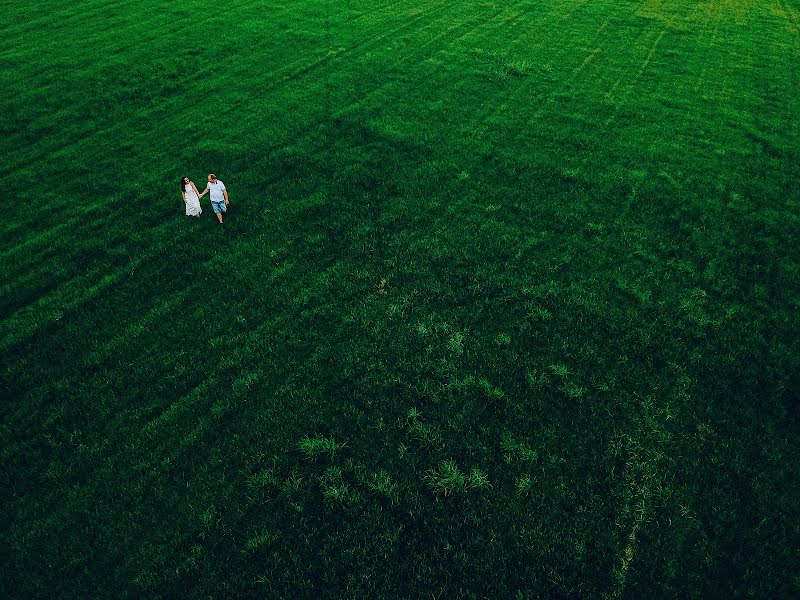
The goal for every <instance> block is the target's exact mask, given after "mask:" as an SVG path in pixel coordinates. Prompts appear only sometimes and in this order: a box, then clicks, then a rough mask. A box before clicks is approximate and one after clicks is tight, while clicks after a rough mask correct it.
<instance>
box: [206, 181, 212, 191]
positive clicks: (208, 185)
mask: <svg viewBox="0 0 800 600" xmlns="http://www.w3.org/2000/svg"><path fill="white" fill-rule="evenodd" d="M206 189H207V190H210V189H211V182H210V181H209V182H208V183H206Z"/></svg>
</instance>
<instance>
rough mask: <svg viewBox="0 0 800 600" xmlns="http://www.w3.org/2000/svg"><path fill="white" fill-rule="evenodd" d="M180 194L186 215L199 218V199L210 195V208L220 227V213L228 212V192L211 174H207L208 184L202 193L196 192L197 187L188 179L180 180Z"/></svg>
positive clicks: (201, 210) (200, 210)
mask: <svg viewBox="0 0 800 600" xmlns="http://www.w3.org/2000/svg"><path fill="white" fill-rule="evenodd" d="M181 194H182V195H183V201H184V203H185V204H186V214H187V216H190V217H199V216H200V214H201V213H202V212H203V209H202V208H200V198H202V197H203V196H205V195H206V194H211V208H212V209H213V210H214V214H215V215H217V221H218V222H219V224H220V225H222V213H224V212H226V211H227V210H228V208H227V207H228V204H230V202H228V190H227V189H226V188H225V184H224V183H222V181H221V180H220V179H217V176H216V175H214V174H213V173H209V174H208V183H207V184H206V189H204V190H203V193H202V194H201V193H200V192H198V191H197V186H195V184H194V182H193V181H192V180H190V179H189V178H188V177H182V178H181Z"/></svg>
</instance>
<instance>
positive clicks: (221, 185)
mask: <svg viewBox="0 0 800 600" xmlns="http://www.w3.org/2000/svg"><path fill="white" fill-rule="evenodd" d="M217 181H219V187H220V189H223V190H224V189H225V184H224V183H222V182H221V181H220V180H219V179H217Z"/></svg>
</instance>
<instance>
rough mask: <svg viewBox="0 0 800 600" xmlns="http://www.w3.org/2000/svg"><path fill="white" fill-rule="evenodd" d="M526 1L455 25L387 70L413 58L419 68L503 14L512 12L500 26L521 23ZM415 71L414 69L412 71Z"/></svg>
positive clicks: (378, 91)
mask: <svg viewBox="0 0 800 600" xmlns="http://www.w3.org/2000/svg"><path fill="white" fill-rule="evenodd" d="M524 2H525V0H521V1H519V2H517V3H515V4H514V5H512V6H511V7H506V6H504V7H503V8H501V9H498V10H496V11H495V12H494V13H493V14H491V15H489V16H485V15H479V16H477V17H474V18H472V19H469V20H468V21H466V22H462V23H458V24H457V25H453V26H451V27H448V28H447V29H446V30H444V31H442V32H440V33H439V34H437V35H435V36H433V37H432V38H431V39H429V40H428V41H426V42H424V43H423V44H420V45H416V46H413V47H412V49H411V50H410V51H409V52H408V53H406V54H404V55H403V56H401V57H400V58H398V59H396V60H394V61H393V62H391V63H389V64H387V65H386V67H385V69H386V70H387V71H388V70H390V69H394V68H396V67H397V66H398V65H400V64H402V63H406V62H409V59H411V58H413V59H414V61H413V62H411V63H410V67H414V66H417V65H419V64H421V63H423V62H425V61H427V60H430V59H431V58H432V57H433V56H435V55H436V54H437V53H439V52H441V51H442V50H443V49H445V48H447V47H449V46H452V45H453V44H455V43H457V42H459V41H461V40H463V39H465V38H466V37H468V36H470V35H471V34H473V33H474V32H475V31H476V30H477V29H479V28H480V27H482V26H485V25H487V24H489V23H491V22H492V21H494V20H495V19H496V18H497V17H499V16H500V15H502V14H503V13H506V12H509V11H511V15H510V16H509V17H508V18H507V19H506V20H504V21H502V22H501V23H500V24H499V25H500V26H510V25H513V24H514V23H515V22H517V21H519V20H520V19H522V18H523V16H524V15H520V14H519V13H517V12H516V11H515V10H514V8H515V7H517V6H519V5H520V4H524ZM459 32H460V35H456V36H455V37H453V34H454V33H459ZM421 50H425V52H424V53H421V52H420V51H421ZM412 70H413V69H412ZM393 83H394V82H393V81H386V82H383V83H380V84H378V85H377V86H376V87H374V88H373V89H372V90H371V91H370V92H368V93H367V94H365V95H363V96H361V97H360V98H359V99H358V101H357V102H354V103H352V104H350V105H348V106H346V107H344V108H342V109H340V110H339V111H338V112H336V113H334V115H333V116H334V117H340V116H342V115H344V114H347V113H349V112H351V111H353V110H356V109H358V107H359V106H360V105H362V104H363V103H364V102H366V101H367V100H369V99H371V98H373V97H374V96H379V95H380V94H381V92H382V91H384V90H385V88H386V87H387V86H390V85H392V84H393Z"/></svg>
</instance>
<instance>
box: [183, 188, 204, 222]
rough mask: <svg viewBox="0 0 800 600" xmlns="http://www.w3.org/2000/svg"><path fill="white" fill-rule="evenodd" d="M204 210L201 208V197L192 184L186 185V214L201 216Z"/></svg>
mask: <svg viewBox="0 0 800 600" xmlns="http://www.w3.org/2000/svg"><path fill="white" fill-rule="evenodd" d="M202 212H203V209H202V208H200V198H198V197H197V194H196V193H195V191H194V188H193V187H192V186H191V185H187V186H186V215H187V216H189V217H199V216H200V214H201V213H202Z"/></svg>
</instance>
